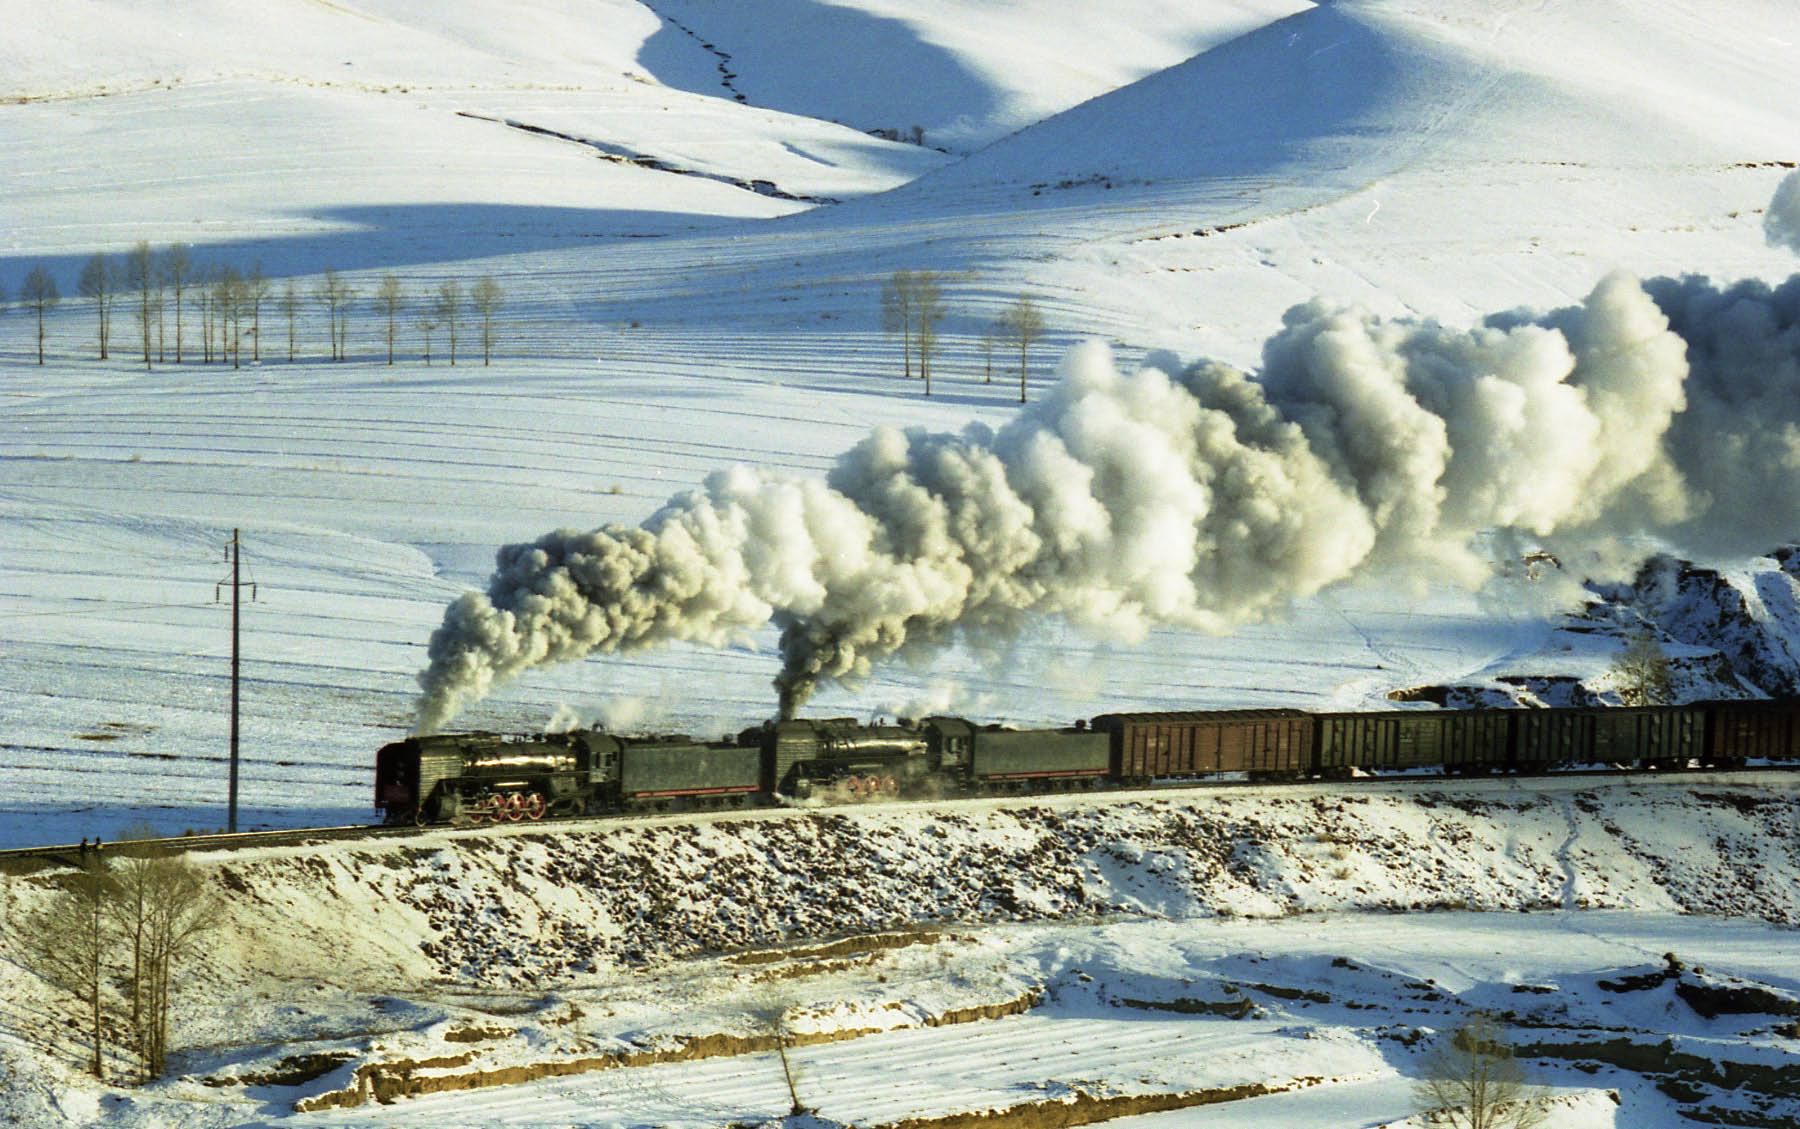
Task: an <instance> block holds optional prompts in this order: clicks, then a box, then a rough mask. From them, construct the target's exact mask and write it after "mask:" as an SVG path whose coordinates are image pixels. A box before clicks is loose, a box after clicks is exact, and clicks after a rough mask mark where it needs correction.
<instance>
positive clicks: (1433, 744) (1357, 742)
mask: <svg viewBox="0 0 1800 1129" xmlns="http://www.w3.org/2000/svg"><path fill="white" fill-rule="evenodd" d="M1510 712H1512V711H1507V710H1382V711H1378V712H1374V713H1327V714H1319V715H1317V719H1318V726H1319V735H1318V749H1319V768H1320V770H1321V771H1326V770H1342V769H1349V768H1424V767H1430V766H1440V765H1441V766H1443V767H1444V768H1446V769H1465V770H1466V769H1471V768H1504V767H1505V766H1506V763H1507V755H1506V754H1507V747H1508V741H1509V734H1510V732H1511V731H1510V729H1509V727H1508V725H1507V718H1508V714H1509V713H1510Z"/></svg>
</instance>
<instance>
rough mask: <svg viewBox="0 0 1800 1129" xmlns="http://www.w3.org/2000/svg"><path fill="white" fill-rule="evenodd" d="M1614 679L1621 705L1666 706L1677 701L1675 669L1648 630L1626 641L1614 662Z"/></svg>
mask: <svg viewBox="0 0 1800 1129" xmlns="http://www.w3.org/2000/svg"><path fill="white" fill-rule="evenodd" d="M1612 677H1613V684H1614V685H1615V686H1617V687H1618V688H1619V703H1620V704H1621V705H1627V706H1666V705H1668V704H1669V703H1671V702H1673V701H1674V700H1675V668H1674V665H1673V664H1672V663H1670V662H1669V655H1668V652H1666V651H1664V650H1663V647H1662V642H1661V641H1660V640H1658V639H1657V637H1656V633H1655V632H1654V631H1653V630H1652V629H1651V628H1650V627H1648V626H1645V627H1644V628H1643V629H1642V630H1639V631H1636V632H1634V633H1632V635H1631V637H1630V638H1628V639H1627V640H1626V641H1625V649H1624V650H1623V651H1621V652H1620V653H1619V657H1618V658H1616V659H1614V660H1613V664H1612Z"/></svg>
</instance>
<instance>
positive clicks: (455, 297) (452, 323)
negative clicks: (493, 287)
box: [431, 278, 463, 365]
mask: <svg viewBox="0 0 1800 1129" xmlns="http://www.w3.org/2000/svg"><path fill="white" fill-rule="evenodd" d="M462 308H463V292H462V285H461V284H460V283H458V282H457V281H456V280H455V279H454V278H446V279H445V280H444V281H443V282H440V283H438V288H437V297H435V298H433V299H432V302H431V312H432V314H433V315H434V316H435V317H436V318H437V319H438V323H439V324H440V325H442V326H443V327H444V329H445V330H447V331H448V332H449V334H450V363H451V364H452V365H455V364H456V325H457V322H458V321H459V320H460V319H461V318H462Z"/></svg>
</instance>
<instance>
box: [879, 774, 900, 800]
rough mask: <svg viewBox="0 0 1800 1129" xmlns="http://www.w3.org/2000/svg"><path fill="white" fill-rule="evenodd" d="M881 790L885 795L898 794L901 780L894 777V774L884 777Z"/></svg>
mask: <svg viewBox="0 0 1800 1129" xmlns="http://www.w3.org/2000/svg"><path fill="white" fill-rule="evenodd" d="M881 791H882V793H883V794H885V795H889V796H898V795H899V794H900V781H898V780H896V779H894V778H893V777H892V776H884V777H882V778H881Z"/></svg>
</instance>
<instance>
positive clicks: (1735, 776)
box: [0, 765, 1800, 874]
mask: <svg viewBox="0 0 1800 1129" xmlns="http://www.w3.org/2000/svg"><path fill="white" fill-rule="evenodd" d="M1593 784H1606V785H1620V786H1626V785H1630V786H1644V785H1655V786H1667V787H1692V786H1708V785H1717V786H1721V787H1729V786H1733V785H1738V786H1742V785H1753V786H1769V785H1778V786H1792V785H1800V765H1796V766H1752V767H1746V768H1730V769H1721V768H1687V769H1659V770H1645V769H1605V768H1593V769H1575V770H1569V771H1562V772H1550V773H1543V774H1537V775H1525V776H1518V775H1471V776H1443V775H1437V774H1418V775H1408V774H1392V775H1384V776H1363V777H1357V778H1354V779H1350V780H1303V781H1279V782H1277V781H1259V780H1179V781H1171V782H1163V783H1156V784H1149V785H1133V786H1129V787H1117V786H1098V787H1093V788H1085V789H1080V790H1072V791H1050V792H1012V793H986V794H982V795H973V796H949V797H939V798H934V799H913V800H908V799H895V800H883V801H879V802H864V803H841V804H796V805H775V806H758V807H746V808H716V809H703V810H692V811H682V812H644V811H636V812H614V813H607V814H604V815H573V816H559V817H551V818H546V819H541V820H532V821H520V822H505V823H486V824H435V825H427V826H424V827H415V826H412V825H410V824H408V825H402V826H387V825H383V824H349V825H344V826H339V827H299V828H284V829H280V830H271V831H240V832H236V833H229V834H227V833H221V834H212V835H182V836H175V837H170V838H163V839H129V840H119V841H113V842H104V843H103V842H101V841H100V840H98V839H96V840H94V841H93V842H91V843H89V842H82V843H58V844H49V845H45V846H36V847H14V848H10V849H4V850H0V873H8V874H19V873H29V872H31V871H36V870H43V869H47V868H52V867H58V866H78V865H81V864H82V862H83V861H84V860H86V859H87V858H89V857H91V856H92V855H93V853H94V852H96V851H98V852H100V853H101V854H103V855H106V856H110V857H118V856H121V855H139V854H151V853H158V852H165V851H174V852H187V851H236V850H246V849H250V848H257V847H295V846H308V845H312V844H322V843H331V842H341V841H346V840H350V841H354V840H359V839H371V840H374V839H410V838H417V837H420V836H427V835H440V836H441V835H444V834H447V833H448V834H453V835H455V836H456V837H459V838H460V837H467V836H477V835H492V834H505V833H522V832H531V831H542V830H550V829H554V830H558V831H574V830H580V829H582V828H585V827H593V828H605V827H608V826H613V825H616V824H619V823H655V824H668V823H687V822H699V821H703V820H704V821H711V820H715V819H721V818H750V819H755V818H792V817H795V816H802V815H808V814H816V813H819V812H833V811H844V810H856V811H868V810H880V809H888V810H908V809H917V808H920V807H942V808H952V809H954V808H958V807H964V806H969V805H982V806H1028V805H1042V804H1045V803H1052V804H1056V805H1063V804H1075V803H1090V802H1095V801H1101V800H1104V801H1110V802H1130V801H1132V800H1134V799H1156V798H1165V797H1167V796H1169V795H1171V794H1175V795H1180V794H1197V795H1204V794H1207V793H1233V792H1244V791H1248V792H1255V791H1267V792H1270V793H1273V794H1280V795H1312V794H1315V793H1321V792H1323V793H1338V792H1342V791H1343V790H1345V789H1349V790H1351V791H1353V792H1390V793H1392V792H1398V793H1431V792H1443V791H1454V792H1457V793H1460V794H1473V795H1512V796H1517V795H1522V794H1532V793H1554V792H1563V791H1569V790H1572V789H1573V790H1582V789H1583V788H1584V786H1591V785H1593Z"/></svg>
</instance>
